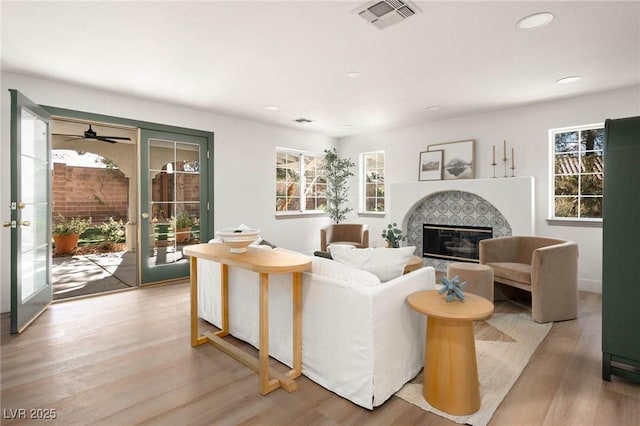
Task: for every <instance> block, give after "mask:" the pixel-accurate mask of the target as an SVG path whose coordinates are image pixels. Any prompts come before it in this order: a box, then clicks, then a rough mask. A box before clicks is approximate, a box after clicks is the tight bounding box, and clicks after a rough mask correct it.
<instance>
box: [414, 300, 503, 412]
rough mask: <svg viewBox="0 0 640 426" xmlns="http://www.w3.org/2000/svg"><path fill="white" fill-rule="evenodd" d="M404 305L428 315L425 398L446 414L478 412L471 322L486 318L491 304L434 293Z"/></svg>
mask: <svg viewBox="0 0 640 426" xmlns="http://www.w3.org/2000/svg"><path fill="white" fill-rule="evenodd" d="M407 302H408V303H409V305H410V306H411V307H412V308H413V309H415V310H416V311H418V312H420V313H423V314H426V315H427V338H426V348H425V356H424V373H423V390H422V392H423V394H424V398H425V399H426V400H427V402H428V403H429V404H431V405H432V406H433V407H435V408H437V409H438V410H441V411H444V412H446V413H449V414H453V415H456V416H463V415H469V414H472V413H475V412H476V411H478V410H479V409H480V384H479V382H478V365H477V361H476V345H475V340H474V335H473V320H481V319H485V318H487V317H489V316H490V315H491V313H492V312H493V303H491V302H490V301H488V300H487V299H485V298H483V297H480V296H476V295H475V294H471V293H465V295H464V301H463V302H460V301H458V300H457V299H456V300H453V301H451V302H447V301H446V299H445V295H440V294H438V291H437V290H425V291H418V292H416V293H412V294H410V295H409V296H408V297H407Z"/></svg>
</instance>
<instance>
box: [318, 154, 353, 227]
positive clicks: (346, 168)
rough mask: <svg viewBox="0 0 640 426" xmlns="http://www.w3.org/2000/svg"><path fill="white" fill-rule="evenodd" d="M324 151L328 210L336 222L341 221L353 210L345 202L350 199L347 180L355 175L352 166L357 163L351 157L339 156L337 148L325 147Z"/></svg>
mask: <svg viewBox="0 0 640 426" xmlns="http://www.w3.org/2000/svg"><path fill="white" fill-rule="evenodd" d="M324 153H325V157H324V168H325V177H326V179H327V207H326V212H327V213H328V214H329V217H330V218H331V219H333V221H334V222H335V223H340V221H341V220H345V219H346V218H347V216H346V215H347V213H349V212H350V211H351V210H352V209H351V208H349V207H346V206H345V203H346V202H347V201H348V200H349V199H348V198H347V195H348V194H349V185H347V181H348V180H349V178H350V177H351V176H353V173H352V172H351V168H353V167H355V164H354V163H353V162H352V161H351V159H350V158H340V157H338V152H337V151H336V149H335V148H333V149H325V150H324Z"/></svg>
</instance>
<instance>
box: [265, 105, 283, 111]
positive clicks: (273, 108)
mask: <svg viewBox="0 0 640 426" xmlns="http://www.w3.org/2000/svg"><path fill="white" fill-rule="evenodd" d="M263 108H264V109H266V110H267V111H278V110H279V109H280V107H279V106H278V105H265V106H264V107H263Z"/></svg>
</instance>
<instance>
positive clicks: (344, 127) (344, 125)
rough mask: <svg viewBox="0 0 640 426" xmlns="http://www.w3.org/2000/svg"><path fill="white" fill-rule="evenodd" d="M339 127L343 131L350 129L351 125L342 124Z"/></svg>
mask: <svg viewBox="0 0 640 426" xmlns="http://www.w3.org/2000/svg"><path fill="white" fill-rule="evenodd" d="M340 127H342V128H343V129H350V128H352V127H353V126H352V125H351V124H343V125H342V126H340Z"/></svg>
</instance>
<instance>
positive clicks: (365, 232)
mask: <svg viewBox="0 0 640 426" xmlns="http://www.w3.org/2000/svg"><path fill="white" fill-rule="evenodd" d="M361 244H362V248H368V247H369V228H366V229H364V230H363V231H362V241H361Z"/></svg>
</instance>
